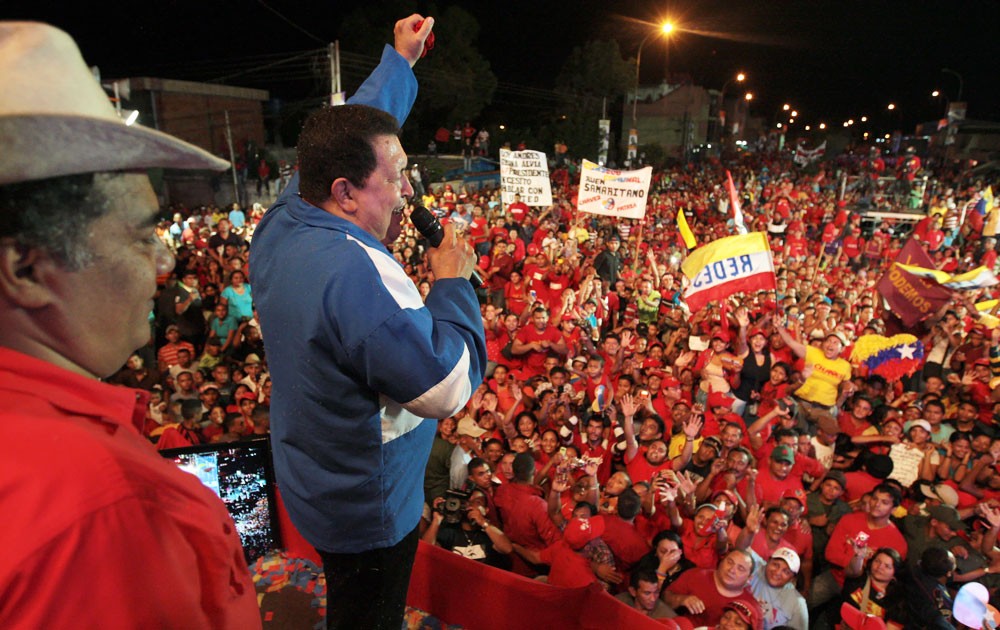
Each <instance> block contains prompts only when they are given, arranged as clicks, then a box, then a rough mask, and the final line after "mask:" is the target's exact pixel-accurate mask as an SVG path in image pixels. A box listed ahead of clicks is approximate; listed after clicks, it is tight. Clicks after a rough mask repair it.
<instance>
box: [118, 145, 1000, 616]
mask: <svg viewBox="0 0 1000 630" xmlns="http://www.w3.org/2000/svg"><path fill="white" fill-rule="evenodd" d="M876 157H877V158H878V159H879V160H880V161H881V160H882V158H881V157H880V156H877V155H876V154H875V153H874V152H873V153H871V154H865V155H864V156H863V159H858V160H852V159H850V158H849V157H848V158H841V160H840V161H838V162H836V163H833V162H831V163H826V164H823V165H821V166H820V168H818V169H816V168H814V169H810V170H808V171H806V172H805V173H804V172H802V171H800V170H799V169H797V168H796V167H794V166H793V165H792V163H791V161H790V160H789V159H786V157H785V156H782V155H777V154H767V155H749V156H744V158H743V159H742V160H740V161H739V162H738V163H735V164H733V165H731V166H730V168H731V169H732V171H733V176H734V179H735V180H736V181H738V182H739V184H740V185H739V188H740V190H741V197H742V202H743V210H744V212H745V214H746V216H747V222H748V228H749V229H750V230H751V231H757V232H765V233H767V234H768V237H769V241H770V245H771V250H772V252H773V257H774V262H775V269H776V270H777V274H776V275H777V279H776V288H775V289H774V290H772V291H760V292H757V293H753V294H746V295H744V294H738V295H733V296H730V297H729V298H727V299H726V300H725V303H724V304H721V303H713V304H712V305H711V306H709V307H707V308H705V309H702V310H701V311H698V312H693V313H692V312H690V311H689V310H688V309H687V307H686V305H685V304H684V301H683V287H684V280H683V276H682V273H681V270H680V263H681V262H682V261H683V259H684V256H685V253H686V249H685V248H684V244H683V241H682V239H681V238H680V235H679V233H678V231H677V229H676V213H677V212H680V211H684V212H685V213H686V216H687V221H688V223H689V224H690V225H691V226H692V230H693V232H694V234H695V237H696V239H697V241H698V242H699V243H707V242H710V241H712V240H714V239H716V238H720V237H723V236H727V235H729V234H731V233H733V221H732V218H731V213H730V212H729V211H728V194H727V193H726V190H725V188H724V186H723V182H724V181H725V170H724V168H723V166H722V165H721V164H720V163H718V162H704V163H701V164H699V165H687V166H685V167H678V168H673V169H666V170H657V171H656V172H655V177H654V184H653V187H652V190H651V191H650V196H649V202H648V207H647V213H646V218H645V219H643V220H639V221H629V220H620V219H614V218H610V217H603V216H597V215H587V214H580V213H577V212H576V211H575V209H574V206H575V198H574V195H575V192H574V190H573V188H572V186H564V185H563V184H565V182H566V181H567V180H568V178H567V177H566V174H565V173H563V172H554V173H553V181H554V198H555V200H556V202H555V203H554V204H553V205H552V206H550V207H546V208H529V207H528V206H526V205H524V204H523V203H521V202H520V201H519V200H518V201H516V202H515V203H512V204H508V205H506V206H505V205H503V204H501V203H500V202H499V198H500V195H499V191H497V190H488V189H487V190H478V191H466V190H462V191H461V192H459V191H457V190H455V189H453V187H452V186H445V185H435V186H428V187H427V190H426V191H424V193H423V195H422V199H421V201H422V202H423V204H424V205H425V206H427V207H428V208H430V209H431V210H432V211H435V212H436V213H437V214H438V215H439V216H441V217H442V220H443V221H444V222H452V223H454V224H455V225H456V227H457V228H458V229H460V230H461V231H462V232H464V234H465V235H466V236H467V237H468V238H469V239H470V240H471V242H472V244H473V245H474V247H475V248H476V250H477V252H478V253H479V254H480V262H479V267H480V270H479V271H480V274H481V275H482V277H483V278H484V283H483V286H482V287H481V288H480V289H479V296H480V301H481V303H482V321H483V326H484V328H485V330H486V338H487V352H488V358H489V361H490V364H489V369H488V376H487V378H486V379H485V380H484V382H483V383H482V384H481V385H480V386H479V389H478V390H477V391H476V392H475V394H474V395H473V397H472V399H471V400H470V402H469V403H468V405H467V406H466V408H465V409H464V410H463V411H462V412H460V413H459V414H458V415H456V416H453V417H449V418H445V419H443V420H441V421H440V422H439V426H438V436H437V438H436V439H435V443H434V446H433V448H432V451H431V456H430V460H429V462H428V464H427V469H426V475H425V482H424V490H425V499H426V511H425V518H424V522H423V525H422V531H423V539H424V540H425V541H427V542H429V543H433V544H438V545H440V546H442V547H445V548H448V549H450V550H453V551H455V552H456V553H460V554H462V555H464V556H466V557H468V558H471V559H473V560H477V561H481V562H486V563H488V564H490V565H492V566H496V567H500V568H503V569H507V570H513V571H516V572H518V573H521V574H523V575H527V576H533V577H534V576H546V577H543V578H542V579H548V581H549V582H550V583H552V584H557V585H564V586H577V585H585V584H589V583H591V582H597V583H599V584H601V585H602V586H603V587H604V588H605V589H607V590H608V591H609V592H611V593H612V594H617V596H618V597H619V599H621V600H622V601H623V602H625V603H626V604H628V605H630V606H634V607H636V608H637V609H639V610H641V611H643V612H644V613H646V614H648V615H650V616H653V617H656V618H661V617H662V618H664V619H671V621H669V622H666V623H675V624H681V625H683V624H684V623H687V622H691V623H693V624H694V625H695V626H699V625H710V626H713V625H715V624H717V623H730V622H731V623H734V624H736V625H730V626H726V627H740V625H739V624H743V627H751V628H776V627H782V626H784V627H792V628H806V627H832V625H833V624H835V623H837V622H838V621H839V620H840V616H841V612H840V611H841V605H842V604H844V605H847V606H850V607H853V608H857V609H860V610H861V611H862V612H864V613H867V614H871V615H875V616H876V617H880V618H882V619H883V620H884V621H885V622H886V623H887V624H888V626H889V627H942V628H944V627H951V626H950V625H945V624H949V623H951V622H950V602H951V598H952V596H953V593H954V590H953V589H954V588H956V587H957V586H959V585H960V584H961V583H963V582H968V581H973V580H975V581H979V582H982V583H984V584H986V585H987V586H989V587H990V588H991V589H992V588H994V587H996V586H997V585H998V583H997V581H996V580H997V578H995V577H994V576H993V573H995V572H996V571H997V570H1000V554H998V553H997V551H996V549H995V542H996V534H997V532H998V531H1000V501H998V500H997V499H998V498H1000V495H998V494H997V490H998V489H1000V466H998V464H1000V432H998V431H997V426H996V424H995V423H996V417H997V416H996V415H995V414H998V413H1000V408H997V407H996V406H995V403H994V395H993V390H994V389H995V388H996V386H997V384H998V382H997V381H995V380H994V379H995V374H1000V370H998V369H997V368H1000V352H998V341H1000V330H998V329H996V328H994V329H989V328H987V327H986V326H984V324H983V323H981V322H978V321H977V319H978V318H980V317H983V313H982V312H981V311H980V310H978V309H977V308H976V307H975V303H976V302H980V301H983V300H986V299H989V298H991V297H992V290H991V289H986V290H980V291H966V292H955V293H954V296H953V300H952V301H951V302H950V303H949V304H947V305H946V307H945V308H942V309H941V310H940V311H939V312H937V313H935V314H934V315H933V316H932V317H931V318H929V319H926V320H925V321H923V322H922V323H921V324H920V325H919V330H912V329H911V330H905V332H911V333H913V334H915V335H916V336H917V337H918V338H919V339H921V340H922V342H923V344H924V348H925V352H926V359H925V362H924V364H923V365H922V366H921V368H920V369H919V370H918V371H917V372H916V373H915V374H913V375H912V376H909V377H905V378H903V379H901V381H899V382H887V381H886V380H885V379H884V378H882V377H880V376H877V375H870V374H868V373H867V372H866V370H865V369H864V368H863V366H861V365H860V364H859V363H858V362H857V361H854V362H852V361H851V359H850V357H851V348H852V347H853V345H854V343H855V342H856V340H857V339H858V338H859V337H861V336H863V335H868V334H878V335H887V336H891V335H893V334H895V333H897V332H904V327H903V326H902V324H901V322H900V321H899V319H898V318H897V317H896V316H895V315H894V314H893V313H891V312H889V311H887V310H885V309H884V307H883V302H882V299H881V298H880V296H879V294H878V292H877V290H876V288H875V284H876V282H877V281H878V279H879V278H880V277H881V276H882V274H883V273H885V272H886V270H887V269H888V267H889V265H891V264H892V262H893V260H894V259H895V257H896V254H898V252H899V251H900V249H901V248H902V245H903V244H904V243H905V242H906V240H907V239H908V238H913V239H916V240H917V241H918V242H919V243H920V245H921V246H922V247H923V248H924V249H925V250H926V251H927V252H928V253H929V254H930V256H931V257H932V258H933V260H934V261H935V264H936V265H937V266H938V268H940V269H943V270H946V271H949V272H958V271H964V270H968V269H970V268H971V267H973V266H975V265H979V264H984V265H986V266H988V267H990V268H992V267H993V266H994V265H995V263H996V256H997V251H996V244H995V240H994V239H993V238H991V237H984V236H983V228H984V226H985V225H986V223H987V222H988V217H987V216H983V214H982V213H981V209H982V204H981V203H979V202H980V192H981V191H982V190H983V189H984V188H985V186H986V184H987V183H988V182H981V181H974V180H972V179H971V178H970V176H969V174H968V172H967V170H963V169H962V168H961V167H960V166H953V165H951V164H943V163H940V164H934V163H931V164H929V165H926V166H924V167H923V168H924V169H925V170H924V172H926V173H929V174H930V184H929V185H928V186H927V187H926V190H925V198H924V205H923V210H924V211H925V212H926V214H918V215H915V217H914V221H913V222H904V221H898V220H897V221H893V220H876V221H871V220H866V219H865V214H864V212H863V211H864V210H866V209H881V210H887V209H888V210H894V209H896V208H895V204H897V203H898V204H908V203H909V197H908V196H906V197H904V198H902V199H900V197H898V196H896V195H895V193H894V191H895V190H896V187H893V186H886V187H880V185H879V183H878V179H877V178H872V173H874V172H876V170H877V171H878V172H879V173H881V171H882V170H884V169H885V165H884V161H883V162H881V165H880V168H878V169H876V168H875V166H874V165H873V162H872V160H873V159H874V158H876ZM904 159H905V158H901V160H900V164H901V166H902V164H904V163H905V162H904ZM560 170H561V169H560ZM834 170H838V171H844V172H847V173H849V174H850V175H851V177H850V178H849V179H848V181H849V182H851V185H849V186H848V187H847V190H846V192H841V191H839V190H838V183H839V178H838V177H836V176H834V174H833V172H834ZM806 173H808V174H806ZM855 176H857V177H855ZM172 210H177V214H175V215H174V216H173V220H171V221H165V222H164V223H163V224H162V225H161V228H160V229H158V230H157V232H158V234H160V236H161V239H163V241H164V242H165V243H166V244H167V245H168V246H170V247H171V248H172V249H173V250H174V251H175V252H176V257H177V264H176V268H175V271H174V274H173V275H172V276H171V277H169V278H165V279H163V280H164V282H165V286H164V288H163V290H162V291H161V294H160V297H159V300H158V303H157V313H156V320H155V324H156V326H155V330H156V333H155V335H154V337H153V339H152V340H151V343H150V344H149V345H148V346H147V347H145V348H143V349H140V350H139V351H137V352H136V353H135V354H134V355H133V356H132V357H131V358H130V360H129V362H128V364H127V365H126V366H125V367H124V368H123V369H122V370H121V371H120V372H119V373H118V374H117V375H116V376H115V377H114V379H113V380H115V381H116V382H119V383H122V384H125V385H129V386H133V387H141V388H145V389H149V390H152V392H153V398H152V402H151V403H150V407H149V412H148V415H147V419H146V429H147V434H148V435H149V436H150V437H151V438H152V439H154V440H158V444H159V445H160V447H161V448H171V447H176V446H183V445H188V444H199V443H205V442H215V441H227V440H236V439H241V438H242V437H244V436H249V435H259V434H266V433H267V432H268V412H267V409H268V405H269V400H270V381H269V377H268V375H267V357H266V354H265V353H264V347H263V342H262V339H261V337H262V335H261V330H260V326H259V323H258V322H257V319H256V316H255V312H254V308H253V293H252V287H251V286H250V285H249V283H248V282H247V277H248V268H247V242H248V240H250V239H252V236H253V230H254V226H255V225H256V223H257V222H258V221H259V220H260V217H261V216H262V215H263V209H262V208H259V207H258V208H254V209H253V210H252V211H251V212H250V213H249V216H246V215H244V213H243V212H242V211H241V210H240V209H239V208H236V207H234V208H233V209H231V210H229V211H226V210H224V209H220V208H215V207H211V208H200V209H197V210H193V211H190V210H185V209H179V208H178V209H172ZM987 210H988V208H987ZM959 218H960V219H959ZM426 248H427V243H426V242H425V241H424V240H423V239H422V237H421V236H420V235H419V234H418V233H417V232H416V231H415V230H413V229H412V228H410V227H405V228H404V231H403V234H402V235H401V236H400V237H399V238H398V239H397V241H396V242H395V243H394V244H392V245H391V246H390V250H391V252H392V253H393V255H394V256H395V257H396V259H397V260H398V262H399V263H400V265H401V266H402V267H403V269H404V270H405V271H406V273H407V274H408V275H409V276H410V277H411V278H412V279H413V281H414V283H415V284H416V285H417V287H418V289H419V291H420V293H421V295H424V296H426V294H427V292H428V291H429V289H430V287H431V286H432V285H433V283H434V278H433V274H432V273H431V272H430V270H429V268H428V267H427V265H426V264H425V259H424V252H425V250H426ZM984 321H986V320H984ZM265 334H266V332H265ZM912 589H923V590H922V591H919V592H926V593H927V595H928V596H927V597H912V596H908V595H907V593H910V594H912V593H913V592H915V591H913V590H912ZM726 620H728V621H726ZM921 624H923V625H921Z"/></svg>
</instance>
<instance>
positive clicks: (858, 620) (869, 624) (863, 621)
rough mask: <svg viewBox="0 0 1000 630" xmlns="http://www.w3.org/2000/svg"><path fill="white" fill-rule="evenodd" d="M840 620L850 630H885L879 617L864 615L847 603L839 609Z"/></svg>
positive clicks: (883, 622)
mask: <svg viewBox="0 0 1000 630" xmlns="http://www.w3.org/2000/svg"><path fill="white" fill-rule="evenodd" d="M840 618H841V620H843V622H844V625H845V626H847V627H848V628H851V629H852V630H885V627H886V626H885V621H883V620H882V618H881V617H875V616H873V615H866V614H865V613H863V612H861V611H860V610H858V609H857V608H855V607H854V606H851V605H850V604H848V603H847V602H844V604H843V605H841V607H840Z"/></svg>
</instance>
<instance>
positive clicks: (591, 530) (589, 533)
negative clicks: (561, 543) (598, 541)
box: [563, 516, 604, 549]
mask: <svg viewBox="0 0 1000 630" xmlns="http://www.w3.org/2000/svg"><path fill="white" fill-rule="evenodd" d="M603 533H604V517H603V516H594V517H591V518H574V519H573V520H571V521H570V522H569V523H567V524H566V529H565V530H564V531H563V539H564V540H565V541H566V544H567V545H569V546H570V547H572V548H573V549H582V548H583V546H584V545H586V544H587V543H589V542H590V541H592V540H594V539H595V538H599V537H600V536H601V534H603Z"/></svg>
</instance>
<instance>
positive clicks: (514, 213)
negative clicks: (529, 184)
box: [507, 193, 531, 225]
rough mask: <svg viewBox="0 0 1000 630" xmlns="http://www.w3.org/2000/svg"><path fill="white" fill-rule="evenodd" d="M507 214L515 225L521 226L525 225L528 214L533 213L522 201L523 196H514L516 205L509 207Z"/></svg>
mask: <svg viewBox="0 0 1000 630" xmlns="http://www.w3.org/2000/svg"><path fill="white" fill-rule="evenodd" d="M507 212H509V213H510V218H511V219H513V220H514V223H517V224H518V225H521V224H523V223H524V220H525V218H526V217H527V216H528V213H529V212H531V208H529V207H528V205H527V204H526V203H524V202H522V201H521V195H518V194H516V193H515V194H514V203H512V204H510V205H509V206H507Z"/></svg>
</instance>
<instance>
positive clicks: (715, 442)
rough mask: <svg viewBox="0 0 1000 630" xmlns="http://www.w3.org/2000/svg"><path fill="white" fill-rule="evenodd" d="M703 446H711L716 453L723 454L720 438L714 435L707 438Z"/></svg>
mask: <svg viewBox="0 0 1000 630" xmlns="http://www.w3.org/2000/svg"><path fill="white" fill-rule="evenodd" d="M702 444H706V445H708V446H711V447H712V448H713V449H715V452H716V453H721V452H722V442H720V441H719V438H717V437H715V436H714V435H710V436H708V437H707V438H705V439H704V440H703V441H702Z"/></svg>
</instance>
